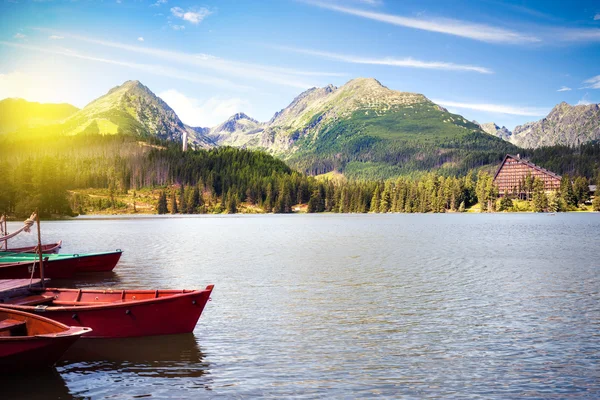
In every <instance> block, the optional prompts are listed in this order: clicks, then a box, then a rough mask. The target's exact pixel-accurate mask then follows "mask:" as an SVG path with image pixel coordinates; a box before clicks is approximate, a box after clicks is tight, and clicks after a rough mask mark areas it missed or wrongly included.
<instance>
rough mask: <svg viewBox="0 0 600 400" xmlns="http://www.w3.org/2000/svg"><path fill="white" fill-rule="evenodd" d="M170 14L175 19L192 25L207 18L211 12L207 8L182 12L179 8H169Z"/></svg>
mask: <svg viewBox="0 0 600 400" xmlns="http://www.w3.org/2000/svg"><path fill="white" fill-rule="evenodd" d="M171 14H173V16H175V17H177V18H181V19H183V20H184V21H188V22H190V23H192V24H195V25H197V24H199V23H200V22H202V20H203V19H204V18H206V17H208V16H209V15H210V14H212V12H210V11H209V10H208V9H207V8H204V7H202V8H198V9H189V10H187V11H184V9H183V8H181V7H173V8H171Z"/></svg>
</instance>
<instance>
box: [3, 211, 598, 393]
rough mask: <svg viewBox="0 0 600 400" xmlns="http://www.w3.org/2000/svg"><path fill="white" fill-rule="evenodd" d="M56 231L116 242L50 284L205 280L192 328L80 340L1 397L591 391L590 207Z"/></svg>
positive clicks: (125, 221)
mask: <svg viewBox="0 0 600 400" xmlns="http://www.w3.org/2000/svg"><path fill="white" fill-rule="evenodd" d="M19 225H20V224H19V223H10V224H9V228H10V229H13V230H14V229H15V228H16V227H17V226H19ZM21 236H23V235H21ZM59 239H62V240H63V241H64V245H63V249H62V252H63V253H72V252H77V253H82V252H86V251H108V250H114V249H117V248H120V249H123V250H124V253H123V257H122V259H121V262H120V263H119V265H118V266H117V268H116V269H115V270H114V272H113V273H110V274H106V275H100V276H97V277H93V278H91V277H90V278H85V279H81V280H77V281H72V282H60V281H56V282H53V286H58V285H60V286H78V287H119V288H152V289H155V288H169V289H182V288H188V289H190V288H204V287H205V286H206V285H207V284H215V290H214V292H213V294H212V301H210V302H209V303H208V304H207V306H206V308H205V310H204V313H203V315H202V317H201V318H200V321H199V323H198V325H197V326H196V329H195V330H194V333H193V335H192V334H190V335H177V336H165V337H153V338H144V339H127V340H113V341H110V340H108V341H107V340H103V341H80V342H79V343H78V344H77V345H76V346H75V348H73V349H72V350H70V351H69V353H67V355H66V358H65V359H64V360H63V361H61V362H60V364H59V365H58V367H57V369H56V371H57V372H47V373H44V374H40V375H38V376H35V377H27V376H18V377H14V378H11V379H10V382H11V383H10V384H8V386H7V387H4V388H3V390H4V395H6V394H7V393H8V394H10V395H11V396H17V393H18V394H20V395H21V396H23V397H27V398H40V399H47V398H56V397H60V398H65V399H69V398H119V399H123V398H124V399H128V398H140V397H142V398H144V397H158V398H169V397H170V398H198V397H211V398H212V397H222V398H231V397H241V398H249V397H277V398H282V397H284V398H288V397H297V398H317V397H321V398H356V397H372V396H379V397H390V398H397V397H411V398H423V397H485V398H514V397H530V398H568V397H589V398H594V397H595V398H598V397H600V372H599V371H600V254H599V251H598V250H599V249H600V214H598V213H569V214H557V215H548V214H490V215H484V214H472V215H466V214H447V215H444V214H426V215H417V214H400V215H397V214H396V215H391V214H389V215H336V214H329V215H326V214H322V215H232V216H200V217H175V218H169V217H167V218H164V217H161V218H159V217H155V218H150V217H136V218H116V217H115V218H98V219H93V218H85V219H76V220H72V221H52V222H42V240H43V241H44V242H50V241H56V240H59ZM34 241H35V234H34V233H32V234H30V235H26V236H23V237H22V238H20V239H19V240H13V241H12V243H11V244H14V245H16V243H22V244H26V243H34ZM3 381H4V379H3ZM3 383H5V382H3ZM21 389H22V390H23V391H22V392H19V391H18V390H21ZM3 397H4V396H3ZM7 398H8V397H7Z"/></svg>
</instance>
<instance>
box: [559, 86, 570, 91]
mask: <svg viewBox="0 0 600 400" xmlns="http://www.w3.org/2000/svg"><path fill="white" fill-rule="evenodd" d="M569 90H571V88H570V87H567V86H562V87H561V88H560V89H558V90H557V92H568V91H569Z"/></svg>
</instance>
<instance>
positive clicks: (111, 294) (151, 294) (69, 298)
mask: <svg viewBox="0 0 600 400" xmlns="http://www.w3.org/2000/svg"><path fill="white" fill-rule="evenodd" d="M191 292H194V290H82V289H47V290H43V289H40V290H35V289H32V290H31V291H30V292H29V293H27V294H26V295H23V296H19V297H13V298H8V299H3V303H4V304H11V305H21V306H93V305H101V304H111V303H124V302H130V301H140V300H150V299H158V298H163V297H171V296H174V295H178V294H184V293H191Z"/></svg>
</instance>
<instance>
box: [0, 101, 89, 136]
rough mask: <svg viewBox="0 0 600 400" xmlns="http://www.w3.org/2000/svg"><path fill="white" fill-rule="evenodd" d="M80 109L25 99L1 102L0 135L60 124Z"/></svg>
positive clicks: (68, 105)
mask: <svg viewBox="0 0 600 400" xmlns="http://www.w3.org/2000/svg"><path fill="white" fill-rule="evenodd" d="M78 110H79V109H78V108H77V107H75V106H72V105H70V104H66V103H63V104H42V103H35V102H30V101H27V100H23V99H4V100H1V101H0V134H3V133H10V132H16V131H19V130H22V129H28V128H35V127H39V126H44V125H49V124H56V123H60V122H62V121H63V120H65V119H66V118H68V117H69V116H71V115H73V114H74V113H76V112H77V111H78Z"/></svg>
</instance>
